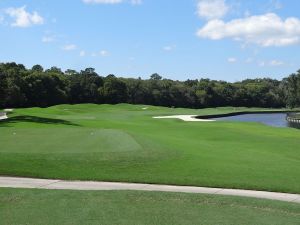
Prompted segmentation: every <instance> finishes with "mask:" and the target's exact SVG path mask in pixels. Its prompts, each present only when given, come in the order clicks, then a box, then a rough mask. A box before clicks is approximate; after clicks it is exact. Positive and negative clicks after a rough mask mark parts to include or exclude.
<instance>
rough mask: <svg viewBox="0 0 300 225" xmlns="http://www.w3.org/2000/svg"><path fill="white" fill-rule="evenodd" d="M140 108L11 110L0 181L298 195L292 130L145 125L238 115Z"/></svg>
mask: <svg viewBox="0 0 300 225" xmlns="http://www.w3.org/2000/svg"><path fill="white" fill-rule="evenodd" d="M144 107H146V106H140V105H135V106H134V105H127V104H120V105H116V106H111V105H93V104H85V105H73V106H71V105H60V106H55V107H50V108H47V109H40V108H31V109H18V110H15V111H14V112H13V113H12V114H10V119H9V120H7V121H1V122H0V134H1V135H0V143H1V146H0V174H1V175H14V176H28V177H41V178H60V179H81V180H103V181H126V182H143V183H144V182H146V183H163V184H178V185H196V186H210V187H225V188H243V189H256V190H269V191H281V192H292V193H300V185H299V184H300V148H299V146H300V131H299V130H296V129H291V128H274V127H268V126H265V125H262V124H258V123H240V122H226V121H218V122H211V123H210V122H209V123H206V122H183V121H180V120H177V119H161V120H160V119H153V118H152V117H153V116H163V115H173V114H197V115H205V114H216V113H225V112H233V111H236V110H238V111H241V110H249V109H245V108H238V109H235V108H231V107H228V108H217V109H203V110H191V109H169V108H163V107H152V106H147V107H148V108H147V109H146V110H143V109H142V108H144ZM252 110H255V109H252Z"/></svg>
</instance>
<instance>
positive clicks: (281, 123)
mask: <svg viewBox="0 0 300 225" xmlns="http://www.w3.org/2000/svg"><path fill="white" fill-rule="evenodd" d="M286 116H287V114H286V113H255V114H243V115H234V116H224V117H220V118H212V119H214V120H217V121H240V122H258V123H263V124H266V125H268V126H272V127H293V128H298V129H300V124H297V123H290V122H288V121H287V120H286Z"/></svg>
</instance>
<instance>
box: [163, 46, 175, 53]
mask: <svg viewBox="0 0 300 225" xmlns="http://www.w3.org/2000/svg"><path fill="white" fill-rule="evenodd" d="M175 48H176V46H175V45H168V46H165V47H163V50H164V51H166V52H170V51H173V50H174V49H175Z"/></svg>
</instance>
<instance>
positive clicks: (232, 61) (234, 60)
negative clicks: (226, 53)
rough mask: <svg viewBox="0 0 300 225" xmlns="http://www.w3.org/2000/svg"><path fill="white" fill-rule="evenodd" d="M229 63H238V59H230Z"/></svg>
mask: <svg viewBox="0 0 300 225" xmlns="http://www.w3.org/2000/svg"><path fill="white" fill-rule="evenodd" d="M227 62H229V63H236V62H237V59H236V58H234V57H230V58H228V59H227Z"/></svg>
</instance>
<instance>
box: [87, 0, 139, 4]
mask: <svg viewBox="0 0 300 225" xmlns="http://www.w3.org/2000/svg"><path fill="white" fill-rule="evenodd" d="M82 1H83V2H84V3H86V4H111V5H113V4H120V3H124V2H126V3H130V4H132V5H141V4H142V3H143V1H142V0H82Z"/></svg>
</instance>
